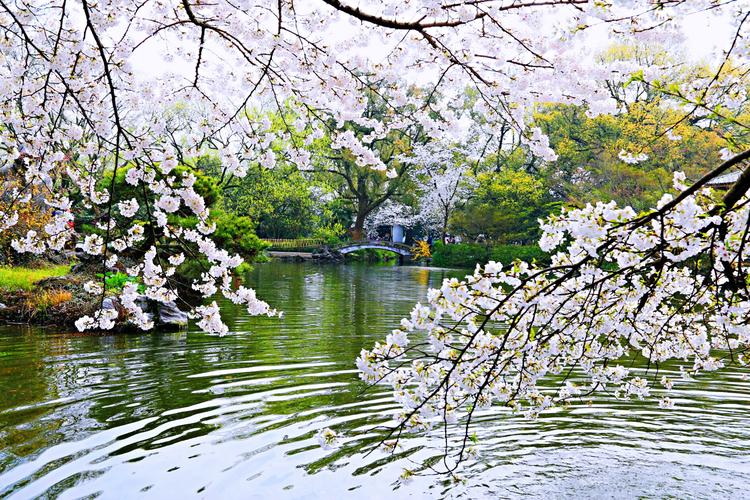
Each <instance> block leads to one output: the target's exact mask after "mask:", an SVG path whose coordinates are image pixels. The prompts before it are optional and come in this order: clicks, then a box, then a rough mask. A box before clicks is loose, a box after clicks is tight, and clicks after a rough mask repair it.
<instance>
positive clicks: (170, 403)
mask: <svg viewBox="0 0 750 500" xmlns="http://www.w3.org/2000/svg"><path fill="white" fill-rule="evenodd" d="M460 274H462V273H456V272H448V271H441V270H428V269H425V268H416V267H401V268H399V267H364V266H315V265H307V264H278V263H274V264H266V265H259V266H258V267H257V269H256V270H255V271H254V272H253V274H252V276H251V282H252V284H254V285H255V286H257V288H258V291H259V294H260V295H261V296H262V297H263V298H264V299H266V300H268V301H269V302H270V303H271V304H272V305H273V306H274V307H277V308H279V309H283V310H284V311H285V316H284V319H283V320H281V321H279V320H277V319H268V318H250V317H248V316H247V315H245V314H242V312H241V311H239V310H232V309H228V313H227V315H226V318H225V319H226V320H227V323H228V324H229V326H230V329H231V330H232V332H233V333H232V334H231V335H229V336H226V337H223V338H219V337H215V336H209V335H205V334H202V333H199V332H189V333H175V334H163V333H161V334H159V333H156V334H154V333H149V334H137V335H135V334H134V335H116V336H115V335H106V336H93V335H77V334H64V333H51V332H45V331H41V330H35V329H29V328H20V327H2V328H0V394H1V396H0V497H6V496H7V497H10V498H33V497H36V496H40V495H43V496H58V497H59V498H81V497H87V496H96V495H100V497H101V498H131V497H147V498H184V497H186V496H196V497H203V498H222V499H230V498H326V499H327V498H337V497H355V496H356V497H358V498H385V497H390V498H393V497H399V498H400V497H413V498H421V497H441V496H468V497H487V498H499V497H516V496H529V497H532V498H533V497H539V498H559V497H582V496H583V497H606V498H632V497H665V496H672V497H686V496H689V497H693V498H696V497H697V498H701V497H702V498H715V497H718V496H721V497H724V498H732V497H735V498H742V497H745V496H746V493H747V487H748V485H750V411H748V409H749V408H750V406H749V405H748V402H749V401H750V397H748V389H749V388H750V386H749V385H748V382H745V381H744V380H743V373H742V372H740V371H739V370H728V371H725V372H723V373H720V374H712V375H711V376H706V377H702V378H701V379H700V380H698V381H696V382H695V383H692V384H690V385H686V386H682V387H680V390H679V391H678V392H677V394H676V395H675V396H674V397H673V399H674V400H675V402H676V405H677V408H675V409H674V410H671V411H663V410H659V409H658V407H657V405H656V402H655V401H649V402H631V403H626V402H621V401H616V400H614V399H611V398H607V397H601V398H598V399H595V400H594V401H593V402H591V403H590V404H589V403H581V404H579V405H574V406H573V407H572V408H569V409H567V410H555V411H552V412H549V413H547V414H545V415H543V416H542V417H541V418H539V419H538V420H536V421H527V420H524V419H522V418H519V417H515V416H510V415H508V414H507V413H506V412H503V411H499V410H495V411H494V412H491V413H485V414H484V415H483V416H482V417H481V418H480V419H479V421H478V422H477V425H476V433H477V435H478V436H479V437H480V439H481V446H480V459H479V460H478V461H477V463H473V464H471V465H470V466H469V467H468V468H467V470H465V471H464V473H463V474H464V477H465V479H466V481H465V483H464V484H459V485H454V484H450V483H448V482H445V481H442V480H440V479H439V478H438V479H436V478H434V477H418V478H415V479H414V480H413V481H412V482H410V483H409V484H406V485H399V484H398V483H397V478H398V476H399V474H400V473H401V471H402V469H404V468H413V467H414V466H415V465H414V464H415V463H420V462H422V461H423V460H425V459H428V458H430V457H431V456H435V455H436V454H437V453H438V452H439V449H440V445H441V441H440V439H439V437H438V436H435V437H434V438H429V437H428V438H412V439H410V440H408V441H405V442H404V446H403V448H401V449H399V450H398V452H397V454H396V455H395V456H390V455H387V454H385V453H382V452H379V451H376V452H374V453H372V454H369V455H367V456H363V454H362V453H361V450H362V449H363V447H366V446H369V445H371V444H373V443H376V442H377V441H378V440H379V437H380V434H378V433H377V432H375V431H373V430H372V428H373V427H374V426H376V425H378V424H383V423H387V422H388V421H389V416H390V412H391V411H392V410H393V409H394V405H393V403H392V402H391V400H390V397H389V394H388V392H387V391H386V390H384V389H376V390H370V391H366V392H364V389H365V387H364V386H363V385H362V384H361V383H360V382H359V380H358V378H357V375H356V372H355V370H354V359H355V358H356V356H357V354H358V353H359V351H360V349H361V348H362V347H365V346H367V347H369V346H371V345H372V343H373V342H375V341H376V340H380V339H382V338H383V337H384V336H385V335H386V334H387V333H388V331H390V329H392V328H393V327H394V325H397V324H398V322H399V320H400V318H401V317H403V316H404V315H405V314H407V313H408V311H409V310H410V308H411V307H412V305H413V303H414V302H415V301H416V300H419V299H420V298H422V297H423V296H424V294H425V293H426V291H427V287H428V286H434V285H436V284H437V283H439V281H440V280H441V279H442V278H443V277H445V276H449V275H460ZM227 307H231V306H230V305H227ZM324 427H331V428H334V429H336V430H337V431H339V432H340V433H343V434H345V436H346V437H345V438H344V440H343V446H342V447H341V448H339V449H336V450H322V449H321V448H319V447H318V446H317V441H316V439H315V435H316V434H317V432H318V431H319V430H320V429H322V428H324ZM394 488H396V489H395V491H394Z"/></svg>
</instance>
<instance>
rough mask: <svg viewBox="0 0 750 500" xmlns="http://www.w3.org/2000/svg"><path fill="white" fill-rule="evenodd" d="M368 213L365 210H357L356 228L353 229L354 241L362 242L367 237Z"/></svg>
mask: <svg viewBox="0 0 750 500" xmlns="http://www.w3.org/2000/svg"><path fill="white" fill-rule="evenodd" d="M367 213H368V212H367V211H366V210H364V209H363V208H361V207H360V208H359V209H358V210H357V217H356V218H355V219H354V228H353V229H352V239H353V240H354V241H361V240H363V239H365V238H364V236H365V234H364V233H365V231H364V229H365V219H366V218H367Z"/></svg>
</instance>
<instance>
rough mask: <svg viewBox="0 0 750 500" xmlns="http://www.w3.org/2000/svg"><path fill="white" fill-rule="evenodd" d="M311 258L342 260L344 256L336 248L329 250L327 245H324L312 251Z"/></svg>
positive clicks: (331, 260)
mask: <svg viewBox="0 0 750 500" xmlns="http://www.w3.org/2000/svg"><path fill="white" fill-rule="evenodd" d="M312 258H313V259H314V260H321V261H329V262H340V261H342V260H344V256H343V255H341V254H340V253H339V252H337V251H336V250H331V249H330V248H329V247H328V246H324V247H323V248H321V249H320V250H318V251H316V252H313V254H312Z"/></svg>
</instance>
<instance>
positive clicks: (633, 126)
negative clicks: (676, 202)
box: [532, 96, 723, 211]
mask: <svg viewBox="0 0 750 500" xmlns="http://www.w3.org/2000/svg"><path fill="white" fill-rule="evenodd" d="M647 97H648V100H644V101H638V102H635V103H630V104H628V108H627V112H623V113H620V114H618V115H599V116H597V117H595V118H589V117H588V116H587V115H586V109H585V108H584V107H581V106H572V105H561V104H556V105H548V106H543V107H541V108H540V109H539V111H538V112H537V113H535V115H534V122H535V123H534V124H535V125H536V126H539V127H540V128H541V129H542V130H543V131H544V132H545V133H547V135H548V136H549V138H550V145H551V147H552V148H553V149H554V150H555V152H556V153H557V155H558V159H557V161H555V162H553V163H550V164H548V165H541V166H538V168H537V166H534V168H533V169H532V170H534V171H535V172H536V174H537V175H538V177H539V179H541V180H542V181H543V182H544V185H545V188H546V189H548V190H549V191H551V192H552V193H553V194H554V196H555V197H556V198H557V199H559V200H563V201H566V202H570V203H572V204H574V205H583V204H585V203H588V202H593V201H604V202H607V201H610V200H615V201H617V202H618V204H621V205H630V206H632V207H633V208H635V209H636V210H637V211H639V210H643V209H646V208H648V207H651V206H654V205H655V204H656V202H657V201H658V199H659V198H660V197H661V195H662V193H664V192H665V191H668V190H670V189H671V185H672V173H673V172H675V171H684V172H685V173H686V174H687V176H688V178H695V179H697V178H698V177H699V176H700V175H701V174H703V173H705V172H706V171H708V170H710V169H711V168H712V167H713V166H715V165H716V162H717V158H718V157H719V150H720V149H721V148H722V147H723V146H722V144H723V143H722V140H721V138H720V137H719V135H718V134H716V133H715V132H713V131H710V130H705V129H703V128H700V127H696V126H693V125H690V124H689V123H688V122H681V121H680V119H681V118H682V115H681V114H680V113H679V112H676V111H674V110H671V109H668V108H666V107H665V106H663V105H662V103H661V101H660V100H659V99H658V98H656V97H653V96H650V97H649V96H647ZM644 99H646V97H644ZM675 123H678V125H676V126H675V127H674V128H673V129H672V134H673V136H679V137H681V140H670V139H669V138H668V137H667V136H666V135H665V134H664V131H665V130H666V129H667V128H668V127H670V126H672V125H674V124H675ZM620 151H625V152H627V153H633V154H641V153H644V154H646V155H647V156H648V159H647V160H645V161H643V162H640V163H637V164H627V163H625V162H623V161H622V160H621V159H620V158H619V157H618V156H619V153H620Z"/></svg>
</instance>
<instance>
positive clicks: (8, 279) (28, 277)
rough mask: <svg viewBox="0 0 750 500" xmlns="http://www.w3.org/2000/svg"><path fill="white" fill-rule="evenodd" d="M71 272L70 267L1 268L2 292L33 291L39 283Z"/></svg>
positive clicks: (0, 285)
mask: <svg viewBox="0 0 750 500" xmlns="http://www.w3.org/2000/svg"><path fill="white" fill-rule="evenodd" d="M68 272H70V266H69V265H67V264H66V265H60V266H51V267H43V268H39V269H34V268H29V267H9V266H2V267H0V290H5V291H17V290H32V289H33V288H34V284H35V283H36V282H37V281H40V280H43V279H45V278H51V277H53V276H64V275H66V274H68Z"/></svg>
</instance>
